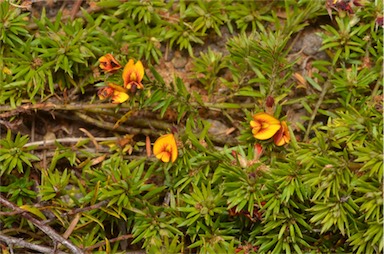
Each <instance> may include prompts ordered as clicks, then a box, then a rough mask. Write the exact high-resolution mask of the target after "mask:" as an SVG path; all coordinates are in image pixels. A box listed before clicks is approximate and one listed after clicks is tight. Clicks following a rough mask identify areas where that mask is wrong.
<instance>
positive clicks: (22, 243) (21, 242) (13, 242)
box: [0, 233, 66, 254]
mask: <svg viewBox="0 0 384 254" xmlns="http://www.w3.org/2000/svg"><path fill="white" fill-rule="evenodd" d="M0 241H3V242H5V243H7V244H8V246H13V245H15V246H20V247H23V248H28V249H31V250H36V251H39V252H41V253H49V254H51V253H56V254H66V252H63V251H56V252H55V251H54V250H53V249H51V248H49V247H45V246H42V245H38V244H34V243H30V242H27V241H24V240H23V239H20V238H16V237H12V236H6V235H3V234H1V233H0Z"/></svg>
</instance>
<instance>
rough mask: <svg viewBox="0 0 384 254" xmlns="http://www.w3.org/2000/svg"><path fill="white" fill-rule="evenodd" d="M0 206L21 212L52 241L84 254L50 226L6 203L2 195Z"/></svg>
mask: <svg viewBox="0 0 384 254" xmlns="http://www.w3.org/2000/svg"><path fill="white" fill-rule="evenodd" d="M0 204H1V205H3V206H6V207H8V208H10V209H12V210H13V211H17V212H21V213H20V215H21V216H22V217H24V218H25V219H27V220H28V221H30V222H31V223H32V224H33V225H35V226H36V227H38V228H39V229H40V230H41V231H43V232H44V233H45V234H46V235H48V236H49V237H50V238H51V239H52V240H54V241H56V242H58V243H61V244H62V245H64V246H65V247H67V248H68V249H69V250H70V251H71V252H72V253H76V254H81V253H84V252H83V251H82V250H81V249H80V248H78V247H77V246H75V245H73V243H72V242H71V241H69V240H67V239H65V238H64V237H62V236H61V235H59V234H58V233H57V232H56V231H55V230H53V229H52V228H51V227H50V226H47V225H44V224H43V223H42V222H41V221H39V220H38V219H36V218H34V217H32V215H30V214H29V213H28V212H27V211H25V210H23V209H21V208H20V207H18V206H17V205H15V204H14V203H12V202H10V201H8V200H7V199H6V198H4V197H3V196H2V195H0ZM51 253H52V252H51Z"/></svg>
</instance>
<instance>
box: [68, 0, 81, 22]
mask: <svg viewBox="0 0 384 254" xmlns="http://www.w3.org/2000/svg"><path fill="white" fill-rule="evenodd" d="M82 2H83V0H76V2H75V3H74V4H73V6H72V11H71V20H74V19H75V18H76V14H77V12H78V11H79V9H80V6H81V3H82Z"/></svg>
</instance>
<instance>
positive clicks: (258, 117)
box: [250, 112, 281, 140]
mask: <svg viewBox="0 0 384 254" xmlns="http://www.w3.org/2000/svg"><path fill="white" fill-rule="evenodd" d="M250 125H251V128H252V134H253V136H254V137H255V138H256V139H259V140H266V139H269V138H271V137H273V135H275V134H276V132H277V131H278V130H279V129H280V127H281V124H280V121H279V120H277V119H276V118H274V117H273V116H271V115H269V114H267V113H264V112H260V113H257V114H255V115H253V120H252V121H251V122H250Z"/></svg>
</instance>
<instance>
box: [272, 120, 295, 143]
mask: <svg viewBox="0 0 384 254" xmlns="http://www.w3.org/2000/svg"><path fill="white" fill-rule="evenodd" d="M273 141H274V142H275V145H277V146H282V145H285V144H288V143H289V141H291V136H290V135H289V130H288V126H287V123H286V122H285V121H282V122H281V127H280V129H279V131H278V132H276V134H275V136H273Z"/></svg>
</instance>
